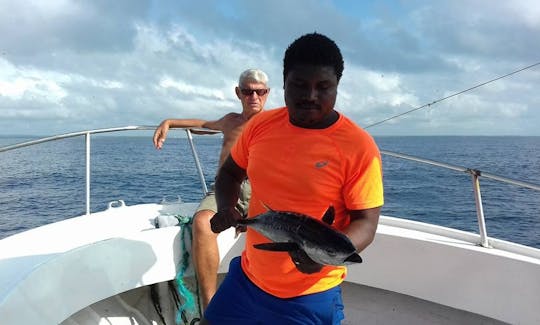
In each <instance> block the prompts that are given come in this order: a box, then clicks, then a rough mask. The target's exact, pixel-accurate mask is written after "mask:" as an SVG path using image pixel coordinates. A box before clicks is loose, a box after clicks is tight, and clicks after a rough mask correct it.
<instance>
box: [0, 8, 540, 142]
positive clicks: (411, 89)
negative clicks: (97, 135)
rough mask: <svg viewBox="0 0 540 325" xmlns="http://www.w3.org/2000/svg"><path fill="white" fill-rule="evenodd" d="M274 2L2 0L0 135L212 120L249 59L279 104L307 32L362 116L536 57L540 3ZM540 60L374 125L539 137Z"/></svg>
mask: <svg viewBox="0 0 540 325" xmlns="http://www.w3.org/2000/svg"><path fill="white" fill-rule="evenodd" d="M273 4H274V5H273V6H268V7H264V8H262V7H261V4H260V3H254V2H251V1H243V0H239V1H235V2H230V3H228V6H227V7H226V8H225V7H224V6H223V5H216V3H215V2H213V1H197V2H190V1H160V2H157V1H151V0H148V1H145V0H140V1H127V0H118V1H115V2H113V3H111V2H96V1H71V0H62V1H61V0H57V1H16V0H3V1H2V2H0V33H1V35H2V37H1V38H0V134H17V133H34V134H51V133H57V132H65V131H75V130H79V129H86V128H101V127H110V126H120V125H128V124H145V125H148V124H157V123H159V122H160V121H161V120H162V119H163V118H169V117H200V118H205V119H215V118H218V117H219V116H221V115H223V114H224V113H226V112H228V111H230V110H239V109H240V106H239V103H238V99H237V98H236V96H235V94H234V87H235V85H236V83H237V77H238V75H239V73H240V72H241V71H243V70H244V69H247V68H252V67H257V68H261V69H263V70H264V71H266V72H267V73H268V75H269V77H270V87H271V88H272V91H271V93H270V96H269V100H268V102H267V107H276V106H281V105H283V90H282V58H283V53H284V50H285V48H286V47H287V45H288V44H289V43H290V42H291V41H292V40H294V39H295V38H296V37H298V36H300V35H301V34H304V33H307V32H312V31H315V30H316V31H319V32H321V33H324V34H327V35H328V36H330V37H331V38H333V39H335V40H336V42H337V43H338V45H339V46H340V47H341V49H342V51H343V54H344V56H345V71H344V76H343V79H342V81H341V84H340V89H339V95H338V102H337V108H338V109H339V110H340V111H341V112H343V113H345V114H347V115H349V116H351V117H352V118H353V119H354V120H355V121H357V122H358V123H359V124H361V125H364V126H366V125H370V124H373V123H376V122H379V121H382V120H385V119H387V118H389V117H391V116H395V115H398V114H402V113H404V112H407V111H409V110H412V109H414V108H418V107H421V106H422V105H425V104H427V103H431V102H433V101H436V100H438V99H441V98H444V97H445V96H448V95H450V94H453V93H456V92H459V91H461V90H464V89H467V88H469V87H471V86H474V85H477V84H480V83H481V82H484V81H487V80H490V79H493V78H495V77H497V76H501V75H503V74H505V73H508V72H511V71H513V70H515V69H518V68H520V67H524V66H527V65H529V64H531V63H534V62H535V60H540V57H538V53H540V43H538V42H534V40H535V39H536V38H537V36H538V34H539V33H540V24H539V21H540V9H539V8H540V7H538V6H537V5H536V2H535V1H511V2H505V1H500V2H492V1H488V2H486V1H483V0H475V1H464V0H463V1H461V0H457V1H441V2H438V3H437V5H435V4H433V3H432V2H428V1H414V2H400V3H399V4H398V5H397V7H396V4H395V3H394V2H384V1H383V2H379V3H377V4H376V5H374V4H368V3H365V2H354V3H350V2H333V1H317V0H301V1H295V2H290V1H284V0H283V1H277V2H274V3H273ZM254 9H257V12H258V13H259V14H258V15H253V14H251V13H252V12H254V11H253V10H254ZM262 9H264V10H262ZM301 9H302V10H301ZM480 9H481V10H480ZM299 10H301V11H299ZM298 12H301V13H302V15H298ZM275 17H280V19H275ZM539 71H540V66H539V67H536V68H534V69H530V70H527V71H524V72H522V73H519V74H516V75H514V76H511V77H509V78H505V79H503V80H500V81H497V82H494V83H491V84H489V85H486V86H483V87H481V88H479V89H475V90H474V91H471V92H468V93H466V94H463V95H459V96H455V97H452V98H450V99H448V100H445V101H442V102H437V103H436V104H434V105H432V106H431V107H429V108H428V107H426V108H424V109H421V110H417V111H414V112H412V113H410V114H407V115H405V116H403V117H399V118H396V119H393V120H390V121H388V122H385V123H384V124H382V125H379V126H374V127H373V128H370V129H369V130H370V132H372V133H375V134H381V133H382V134H499V133H500V134H504V133H505V132H506V133H518V134H524V135H526V134H537V135H539V134H540V133H539V132H540V131H538V130H537V125H539V124H540V113H538V111H539V109H538V108H539V105H540V100H539V99H538V96H537V95H536V89H537V88H538V86H537V85H538V83H539V82H540V72H539ZM51 121H55V123H51ZM66 128H69V129H68V130H66Z"/></svg>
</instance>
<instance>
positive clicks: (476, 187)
mask: <svg viewBox="0 0 540 325" xmlns="http://www.w3.org/2000/svg"><path fill="white" fill-rule="evenodd" d="M381 153H382V154H383V155H388V156H391V157H395V158H400V159H405V160H410V161H414V162H419V163H423V164H427V165H431V166H437V167H442V168H446V169H450V170H454V171H458V172H464V173H467V174H470V175H471V178H472V185H473V193H474V201H475V204H476V218H477V219H478V232H479V234H480V243H479V244H480V245H481V246H483V247H489V240H488V235H487V229H486V219H485V217H484V208H483V205H482V194H481V191H480V177H484V178H489V179H493V180H496V181H499V182H503V183H507V184H512V185H516V186H521V187H526V188H530V189H533V190H537V191H540V185H537V184H533V183H528V182H523V181H518V180H515V179H511V178H507V177H502V176H497V175H494V174H490V173H486V172H483V171H480V170H478V169H471V168H466V167H461V166H456V165H451V164H447V163H442V162H438V161H435V160H430V159H424V158H419V157H415V156H411V155H406V154H401V153H397V152H392V151H386V150H381Z"/></svg>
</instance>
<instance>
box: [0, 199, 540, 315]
mask: <svg viewBox="0 0 540 325" xmlns="http://www.w3.org/2000/svg"><path fill="white" fill-rule="evenodd" d="M195 207H196V204H194V203H186V204H181V205H179V206H178V211H179V212H181V213H182V214H184V215H191V214H192V212H193V211H194V209H195ZM162 212H163V207H162V206H161V205H158V204H146V205H138V206H129V207H128V206H121V207H118V208H111V209H109V210H106V211H104V212H100V213H94V214H91V215H88V216H81V217H77V218H73V219H69V220H65V221H62V222H58V223H55V224H51V225H47V226H44V227H40V228H36V229H33V230H30V231H27V232H24V233H20V234H17V235H15V236H11V237H8V238H5V239H3V240H1V241H0V284H1V286H0V288H1V289H0V290H1V291H0V319H1V320H2V324H4V323H5V324H60V323H62V322H63V324H99V323H100V322H101V321H103V322H104V323H107V324H123V323H124V322H130V323H129V324H148V323H150V324H152V322H155V323H156V324H158V323H161V321H160V318H159V317H158V316H157V313H156V312H155V310H154V308H153V305H152V304H151V301H150V299H149V298H148V296H149V295H148V291H149V286H150V285H152V284H158V283H161V284H160V286H161V289H160V290H161V291H162V292H163V290H165V291H164V292H166V291H167V290H166V288H163V286H164V284H163V283H166V282H167V281H169V280H172V279H174V277H175V275H176V274H177V272H178V270H179V265H180V263H181V260H180V259H181V256H182V255H181V251H182V250H183V247H182V245H183V243H185V242H186V241H185V240H182V236H183V234H182V227H177V226H175V227H166V228H159V229H156V228H155V227H154V224H153V220H154V218H155V217H156V216H158V215H159V214H160V213H162ZM184 236H185V233H184ZM477 237H478V236H476V235H474V234H469V233H465V232H460V231H456V230H452V229H448V228H442V227H437V226H430V225H426V224H422V223H417V222H412V221H406V220H400V219H395V218H389V217H382V218H381V224H380V225H379V229H378V232H377V236H376V239H375V241H374V243H373V244H372V245H371V246H370V247H369V248H368V249H366V250H365V251H364V252H363V253H362V257H363V259H364V263H362V264H358V265H353V266H350V267H349V273H348V275H347V279H346V280H347V282H346V283H345V284H344V286H343V292H344V298H345V306H346V316H347V319H346V321H345V322H344V323H345V324H360V323H362V324H433V323H439V324H463V323H479V322H481V323H484V324H499V323H501V322H504V323H511V324H539V323H540V312H539V309H538V306H540V280H539V279H540V250H537V249H533V248H529V247H524V246H520V245H516V244H511V243H507V242H502V241H492V242H493V244H494V245H495V246H496V248H483V247H480V246H477V245H475V244H474V242H475V240H476V239H477ZM184 239H185V238H184ZM218 240H219V247H220V254H221V256H222V263H221V266H220V272H221V273H225V272H227V269H228V263H229V261H230V259H231V258H233V257H234V256H238V255H239V254H240V252H241V251H242V248H243V245H244V242H243V237H242V236H240V237H239V239H234V231H233V229H230V230H229V231H226V232H224V233H222V234H221V235H220V236H219V237H218ZM497 246H500V247H499V248H497ZM185 249H188V250H189V247H188V246H186V247H185ZM192 274H193V271H192V269H188V270H187V272H186V276H188V277H189V276H191V275H192ZM166 305H167V304H164V306H165V307H163V308H164V310H165V312H164V313H163V314H165V315H166V317H167V318H168V319H171V318H173V317H174V310H173V308H169V307H167V306H166ZM169 309H170V310H169ZM113 311H114V312H113Z"/></svg>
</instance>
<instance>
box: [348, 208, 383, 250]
mask: <svg viewBox="0 0 540 325" xmlns="http://www.w3.org/2000/svg"><path fill="white" fill-rule="evenodd" d="M380 213H381V207H378V208H372V209H366V210H351V211H349V215H350V216H351V223H350V224H349V226H348V227H347V228H346V229H345V230H344V231H343V233H345V235H346V236H347V237H349V239H350V240H351V242H352V243H353V245H354V247H356V251H357V252H361V251H362V250H364V248H366V247H368V246H369V244H371V242H372V241H373V239H374V238H375V232H376V231H377V225H378V223H379V215H380Z"/></svg>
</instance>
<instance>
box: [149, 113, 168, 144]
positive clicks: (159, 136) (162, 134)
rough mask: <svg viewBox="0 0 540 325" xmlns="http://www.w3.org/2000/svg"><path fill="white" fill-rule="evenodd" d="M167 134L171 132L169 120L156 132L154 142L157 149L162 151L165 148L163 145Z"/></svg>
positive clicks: (162, 123)
mask: <svg viewBox="0 0 540 325" xmlns="http://www.w3.org/2000/svg"><path fill="white" fill-rule="evenodd" d="M167 132H169V123H168V121H167V120H164V121H163V122H161V124H160V125H159V126H158V128H157V129H156V131H155V132H154V138H153V142H154V147H156V149H161V148H162V147H163V143H164V142H165V139H166V138H167Z"/></svg>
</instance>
